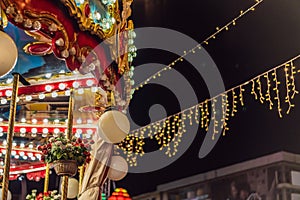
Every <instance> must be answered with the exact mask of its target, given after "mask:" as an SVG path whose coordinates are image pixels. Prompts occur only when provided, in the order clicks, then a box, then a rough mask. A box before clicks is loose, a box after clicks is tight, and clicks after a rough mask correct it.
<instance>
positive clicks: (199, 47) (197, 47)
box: [134, 0, 263, 90]
mask: <svg viewBox="0 0 300 200" xmlns="http://www.w3.org/2000/svg"><path fill="white" fill-rule="evenodd" d="M262 2H263V0H256V3H255V4H254V5H252V6H251V7H250V8H248V9H247V10H246V11H240V14H239V15H238V16H237V17H235V18H234V19H233V20H231V21H230V22H228V23H227V24H226V25H224V26H223V27H221V28H219V27H217V28H216V32H214V33H213V34H212V35H210V36H209V37H207V38H206V39H205V40H204V41H202V42H201V43H200V44H198V45H196V46H195V47H194V48H192V49H190V50H188V51H184V54H183V55H182V56H180V57H179V58H177V59H176V60H174V61H173V62H171V63H170V64H169V65H167V66H166V67H164V68H163V69H161V70H159V71H158V72H156V73H155V74H153V75H152V76H150V77H149V78H147V79H146V80H145V81H144V82H142V83H141V84H139V86H138V87H136V88H135V89H134V90H138V89H140V88H142V87H143V86H144V85H146V84H148V83H149V82H150V81H151V80H153V79H156V77H158V76H161V74H162V73H163V72H165V71H167V70H171V69H172V68H173V66H174V65H175V64H177V63H178V62H179V61H181V62H182V61H183V58H185V57H186V56H187V55H189V54H191V53H195V52H196V50H200V49H202V47H201V45H204V44H205V45H208V42H209V41H210V40H211V39H215V38H216V36H217V35H218V34H220V33H221V32H222V31H224V30H228V29H229V27H230V26H235V25H236V21H237V20H239V19H240V18H241V17H243V16H244V15H246V14H247V13H249V12H251V11H254V10H255V8H256V7H257V6H258V5H259V4H260V3H262Z"/></svg>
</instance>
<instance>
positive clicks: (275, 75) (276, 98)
mask: <svg viewBox="0 0 300 200" xmlns="http://www.w3.org/2000/svg"><path fill="white" fill-rule="evenodd" d="M272 75H273V81H274V84H275V87H274V88H273V90H274V91H275V93H276V97H274V99H275V100H277V111H278V115H279V117H280V118H282V114H281V106H280V96H279V85H280V82H279V81H278V79H277V72H276V69H274V70H273V73H272Z"/></svg>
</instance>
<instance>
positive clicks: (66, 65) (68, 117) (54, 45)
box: [0, 0, 136, 200]
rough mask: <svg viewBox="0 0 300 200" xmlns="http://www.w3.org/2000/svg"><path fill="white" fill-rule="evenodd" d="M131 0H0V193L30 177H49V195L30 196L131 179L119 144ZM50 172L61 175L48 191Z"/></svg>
mask: <svg viewBox="0 0 300 200" xmlns="http://www.w3.org/2000/svg"><path fill="white" fill-rule="evenodd" d="M131 3H132V0H123V1H120V2H118V1H116V0H101V1H98V0H43V1H40V0H1V7H0V12H1V14H0V16H1V27H0V28H1V30H0V76H1V78H0V109H1V112H0V113H1V114H0V136H1V137H0V174H1V177H2V199H11V194H10V192H9V190H8V188H9V184H10V181H13V180H16V179H18V178H19V177H20V176H24V175H26V178H27V179H28V180H33V181H40V180H41V179H44V192H43V193H41V194H38V193H37V191H33V192H32V194H28V195H27V197H26V199H67V198H78V199H84V198H87V197H88V198H89V199H95V200H96V199H101V198H103V194H101V192H103V187H108V186H107V184H108V183H107V180H113V181H118V180H121V179H122V178H124V177H125V176H126V173H127V171H128V164H127V161H126V160H125V159H123V158H122V157H121V156H118V155H116V149H115V146H116V145H114V144H120V143H122V141H123V140H124V138H125V137H126V135H127V134H128V133H129V131H130V125H129V124H130V123H129V120H128V118H127V117H126V108H127V107H128V105H129V102H130V99H131V98H132V93H133V90H132V85H133V81H132V76H133V69H134V68H133V67H132V66H131V63H132V61H133V59H134V57H135V56H136V48H135V46H134V38H135V37H136V35H135V32H134V31H133V28H134V27H133V22H132V21H131V20H129V17H130V15H131V9H130V5H131ZM119 146H122V145H119ZM51 172H55V175H56V176H59V177H61V188H57V189H58V190H60V194H58V193H57V192H55V191H49V176H50V173H51ZM76 174H77V176H78V182H77V180H76V179H74V178H71V177H73V176H75V175H76ZM74 188H77V189H74ZM122 191H123V193H125V192H126V190H123V189H122V190H120V191H119V190H118V191H117V193H118V192H119V193H120V192H122ZM124 191H125V192H124ZM126 193H127V192H126ZM115 194H116V193H115ZM115 196H116V195H115ZM112 199H130V197H129V195H128V194H127V196H126V198H125V197H124V198H118V197H113V198H112Z"/></svg>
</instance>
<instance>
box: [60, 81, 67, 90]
mask: <svg viewBox="0 0 300 200" xmlns="http://www.w3.org/2000/svg"><path fill="white" fill-rule="evenodd" d="M66 87H67V85H66V84H65V83H60V84H59V85H58V88H59V89H60V90H64V89H66Z"/></svg>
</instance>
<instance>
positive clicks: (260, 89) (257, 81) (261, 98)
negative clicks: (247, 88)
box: [256, 77, 265, 103]
mask: <svg viewBox="0 0 300 200" xmlns="http://www.w3.org/2000/svg"><path fill="white" fill-rule="evenodd" d="M256 83H257V91H258V94H259V101H260V103H264V100H265V98H264V95H263V94H262V88H261V82H260V77H258V78H257V79H256Z"/></svg>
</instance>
